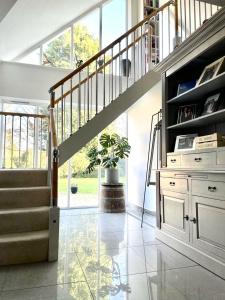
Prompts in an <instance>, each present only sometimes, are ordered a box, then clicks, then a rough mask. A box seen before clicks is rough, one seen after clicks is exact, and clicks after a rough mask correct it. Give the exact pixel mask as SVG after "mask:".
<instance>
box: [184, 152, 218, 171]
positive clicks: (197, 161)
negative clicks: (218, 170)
mask: <svg viewBox="0 0 225 300" xmlns="http://www.w3.org/2000/svg"><path fill="white" fill-rule="evenodd" d="M215 165H216V152H206V153H190V154H184V155H182V158H181V167H184V168H204V167H210V166H211V167H215Z"/></svg>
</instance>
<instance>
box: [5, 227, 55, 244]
mask: <svg viewBox="0 0 225 300" xmlns="http://www.w3.org/2000/svg"><path fill="white" fill-rule="evenodd" d="M48 238H49V231H48V230H41V231H31V232H22V233H21V232H19V233H9V234H4V235H0V245H1V244H3V243H10V242H22V241H23V242H26V241H32V240H40V239H48Z"/></svg>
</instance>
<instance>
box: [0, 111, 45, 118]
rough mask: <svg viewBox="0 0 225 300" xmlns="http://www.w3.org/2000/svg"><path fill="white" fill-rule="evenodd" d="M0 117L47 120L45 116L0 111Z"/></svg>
mask: <svg viewBox="0 0 225 300" xmlns="http://www.w3.org/2000/svg"><path fill="white" fill-rule="evenodd" d="M0 115H1V116H12V117H27V118H39V119H45V118H48V116H47V115H38V114H25V113H14V112H8V111H0Z"/></svg>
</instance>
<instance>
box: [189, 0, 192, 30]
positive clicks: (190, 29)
mask: <svg viewBox="0 0 225 300" xmlns="http://www.w3.org/2000/svg"><path fill="white" fill-rule="evenodd" d="M189 27H190V32H189V35H190V34H191V33H192V30H191V0H189Z"/></svg>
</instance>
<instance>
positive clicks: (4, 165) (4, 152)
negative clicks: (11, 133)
mask: <svg viewBox="0 0 225 300" xmlns="http://www.w3.org/2000/svg"><path fill="white" fill-rule="evenodd" d="M6 118H7V116H4V142H3V143H4V146H3V147H4V148H3V155H4V159H3V168H5V167H6V157H5V155H6V151H5V150H6V131H7V128H6V124H7V123H6Z"/></svg>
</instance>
